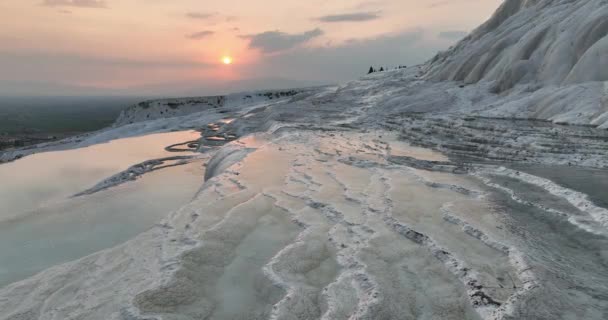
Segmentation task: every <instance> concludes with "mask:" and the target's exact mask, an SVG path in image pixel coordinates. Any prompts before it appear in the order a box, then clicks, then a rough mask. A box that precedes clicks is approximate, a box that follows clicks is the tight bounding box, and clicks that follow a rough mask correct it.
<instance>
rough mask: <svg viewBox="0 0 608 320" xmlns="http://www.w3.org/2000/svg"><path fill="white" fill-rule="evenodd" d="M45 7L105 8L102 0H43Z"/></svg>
mask: <svg viewBox="0 0 608 320" xmlns="http://www.w3.org/2000/svg"><path fill="white" fill-rule="evenodd" d="M42 5H43V6H47V7H80V8H106V7H107V5H106V2H105V1H104V0H44V1H43V2H42Z"/></svg>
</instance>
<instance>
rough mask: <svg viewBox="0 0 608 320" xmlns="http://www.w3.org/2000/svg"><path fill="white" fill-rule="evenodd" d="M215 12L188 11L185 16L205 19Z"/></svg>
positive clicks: (211, 16)
mask: <svg viewBox="0 0 608 320" xmlns="http://www.w3.org/2000/svg"><path fill="white" fill-rule="evenodd" d="M216 15H217V13H202V12H188V13H186V17H188V18H190V19H198V20H207V19H211V18H213V17H215V16H216Z"/></svg>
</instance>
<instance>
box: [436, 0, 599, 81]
mask: <svg viewBox="0 0 608 320" xmlns="http://www.w3.org/2000/svg"><path fill="white" fill-rule="evenodd" d="M606 66H608V6H607V5H606V1H603V0H585V1H573V0H507V1H505V3H504V4H503V5H502V6H501V7H500V8H499V9H498V11H496V13H495V14H494V16H493V17H492V18H491V19H490V20H489V21H487V22H486V23H484V24H483V25H482V26H480V27H479V28H478V29H476V30H475V31H474V32H473V33H471V34H470V35H469V36H468V37H466V38H465V39H464V40H463V41H461V42H460V43H459V44H458V45H457V46H456V47H454V48H452V49H451V50H449V51H446V52H444V53H441V54H439V55H437V56H436V57H435V58H434V59H433V61H432V63H431V65H430V70H429V72H428V75H429V77H430V78H431V79H435V80H453V81H464V82H465V83H467V84H470V83H477V82H479V81H496V86H495V91H496V92H504V91H506V90H509V89H511V88H513V87H514V86H515V85H517V84H523V83H533V82H539V83H541V84H542V85H570V84H576V83H584V82H589V81H606V80H608V68H606Z"/></svg>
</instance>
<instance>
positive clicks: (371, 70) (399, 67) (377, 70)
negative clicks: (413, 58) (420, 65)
mask: <svg viewBox="0 0 608 320" xmlns="http://www.w3.org/2000/svg"><path fill="white" fill-rule="evenodd" d="M405 68H407V66H401V65H400V66H398V67H395V68H394V69H395V70H398V69H405ZM388 70H390V69H389V68H385V67H380V69H376V68H374V66H371V67H369V71H368V72H367V74H371V73H374V72H384V71H388Z"/></svg>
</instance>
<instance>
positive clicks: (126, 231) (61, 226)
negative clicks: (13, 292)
mask: <svg viewBox="0 0 608 320" xmlns="http://www.w3.org/2000/svg"><path fill="white" fill-rule="evenodd" d="M198 137H200V135H199V134H198V133H197V132H194V131H186V132H171V133H162V134H152V135H147V136H142V137H136V138H128V139H119V140H114V141H111V142H108V143H104V144H99V145H93V146H90V147H86V148H81V149H74V150H67V151H59V152H48V153H40V154H35V155H32V156H29V157H26V158H24V159H21V160H18V161H16V162H13V163H8V164H3V165H0V181H2V184H0V204H1V206H0V287H1V286H4V285H6V284H9V283H11V282H14V281H18V280H21V279H24V278H26V277H28V276H31V275H33V274H35V273H37V272H39V271H42V270H44V269H46V268H48V267H50V266H53V265H56V264H60V263H63V262H67V261H71V260H75V259H78V258H80V257H83V256H86V255H88V254H91V253H93V252H96V251H99V250H102V249H105V248H109V247H112V246H115V245H117V244H119V243H122V242H124V241H126V240H128V239H130V238H132V237H133V236H135V235H137V234H139V233H141V232H143V231H145V230H146V229H148V228H150V227H151V226H152V225H154V224H155V223H157V222H158V221H159V220H160V219H162V218H163V217H165V216H166V215H167V214H168V213H169V212H170V211H172V210H175V209H176V208H178V207H180V206H181V205H183V204H185V203H187V202H189V201H190V200H191V198H192V197H193V196H194V194H195V193H196V192H197V191H198V188H199V187H200V186H201V184H202V179H203V175H204V168H203V166H202V163H201V162H193V163H189V164H186V165H182V166H177V167H170V168H165V169H162V170H158V171H153V172H150V173H148V174H145V175H144V176H143V177H141V178H140V179H139V180H136V181H134V182H129V183H126V184H123V185H120V186H117V187H114V188H110V189H107V190H104V191H101V192H98V193H95V194H92V195H88V196H81V197H76V198H72V197H71V196H72V195H73V194H75V193H77V192H79V191H82V190H84V189H87V188H89V187H91V186H93V185H95V184H96V183H97V182H99V181H101V180H103V179H105V178H107V177H109V176H111V175H113V174H115V173H118V172H120V171H122V170H125V169H127V168H129V167H130V166H131V165H134V164H137V163H140V162H142V161H145V160H150V159H155V158H160V157H167V156H173V155H176V154H175V153H169V152H167V151H165V150H164V148H165V147H166V146H168V145H170V144H174V143H179V142H184V141H190V140H195V139H196V138H198ZM185 154H187V153H180V154H179V155H185Z"/></svg>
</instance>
